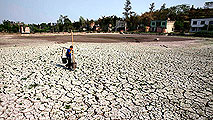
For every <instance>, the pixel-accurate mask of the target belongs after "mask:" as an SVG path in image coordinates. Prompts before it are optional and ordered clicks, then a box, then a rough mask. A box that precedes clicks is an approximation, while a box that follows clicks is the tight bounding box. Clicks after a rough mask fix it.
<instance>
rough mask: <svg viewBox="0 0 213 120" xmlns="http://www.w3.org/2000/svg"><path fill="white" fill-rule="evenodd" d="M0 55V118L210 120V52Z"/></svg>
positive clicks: (128, 47)
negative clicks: (71, 66)
mask: <svg viewBox="0 0 213 120" xmlns="http://www.w3.org/2000/svg"><path fill="white" fill-rule="evenodd" d="M67 46H69V44H54V45H52V44H46V45H37V46H30V47H29V46H23V47H4V48H1V50H0V55H1V57H0V66H1V67H0V75H1V76H0V79H1V80H0V119H1V120H4V119H31V120H33V119H40V120H47V119H52V120H56V119H82V120H84V119H109V120H110V119H133V120H135V119H144V120H145V119H158V120H161V119H202V120H205V119H212V118H213V95H212V94H213V46H212V45H201V46H197V47H178V48H164V47H160V46H146V45H143V44H142V43H137V44H135V43H116V44H114V43H113V44H110V43H107V44H106V43H105V44H103V43H101V44H99V43H77V44H76V47H75V48H74V49H75V51H76V52H75V56H76V60H77V63H78V65H77V66H78V68H77V69H76V70H75V71H70V70H68V69H65V68H64V67H63V64H62V63H61V59H60V57H61V50H62V47H67Z"/></svg>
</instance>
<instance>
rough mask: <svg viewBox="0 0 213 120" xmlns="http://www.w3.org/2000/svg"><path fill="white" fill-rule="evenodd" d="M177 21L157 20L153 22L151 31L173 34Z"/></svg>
mask: <svg viewBox="0 0 213 120" xmlns="http://www.w3.org/2000/svg"><path fill="white" fill-rule="evenodd" d="M174 24H175V21H170V19H168V20H155V21H151V25H150V26H151V28H150V31H152V32H159V33H171V32H174V28H175V27H174Z"/></svg>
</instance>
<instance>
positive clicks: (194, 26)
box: [190, 18, 213, 32]
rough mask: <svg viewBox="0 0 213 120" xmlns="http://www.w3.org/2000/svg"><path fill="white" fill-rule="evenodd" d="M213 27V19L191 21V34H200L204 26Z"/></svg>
mask: <svg viewBox="0 0 213 120" xmlns="http://www.w3.org/2000/svg"><path fill="white" fill-rule="evenodd" d="M205 25H206V26H207V29H208V27H209V25H213V18H205V19H192V20H191V28H190V32H198V31H201V30H202V28H203V27H204V26H205Z"/></svg>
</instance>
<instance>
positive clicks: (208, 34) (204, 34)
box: [194, 31, 213, 37]
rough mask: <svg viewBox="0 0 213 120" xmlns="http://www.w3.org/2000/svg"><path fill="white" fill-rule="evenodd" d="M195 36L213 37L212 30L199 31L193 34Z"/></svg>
mask: <svg viewBox="0 0 213 120" xmlns="http://www.w3.org/2000/svg"><path fill="white" fill-rule="evenodd" d="M194 35H195V36H196V37H213V31H199V32H196V33H195V34H194Z"/></svg>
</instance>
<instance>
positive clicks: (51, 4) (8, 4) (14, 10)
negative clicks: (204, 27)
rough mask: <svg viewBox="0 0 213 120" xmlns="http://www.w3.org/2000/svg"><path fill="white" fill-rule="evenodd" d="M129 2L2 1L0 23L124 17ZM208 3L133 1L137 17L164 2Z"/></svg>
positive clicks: (177, 0) (200, 1) (170, 2)
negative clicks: (151, 6)
mask: <svg viewBox="0 0 213 120" xmlns="http://www.w3.org/2000/svg"><path fill="white" fill-rule="evenodd" d="M125 1H126V0H0V22H1V23H2V20H12V21H23V22H25V23H42V22H56V20H57V19H58V18H59V16H60V14H62V15H68V17H69V18H70V19H71V20H72V21H77V20H78V18H79V16H83V17H84V18H88V19H94V20H96V19H98V18H99V17H101V16H109V15H117V16H119V17H123V15H122V12H123V11H124V10H123V8H124V3H125ZM205 1H212V0H131V2H132V8H133V11H135V12H136V13H137V14H141V13H144V12H146V11H149V4H150V3H152V2H154V3H155V9H159V8H160V6H161V5H162V4H163V3H166V7H171V6H174V5H179V4H190V5H192V4H193V5H195V7H203V5H204V3H205Z"/></svg>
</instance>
